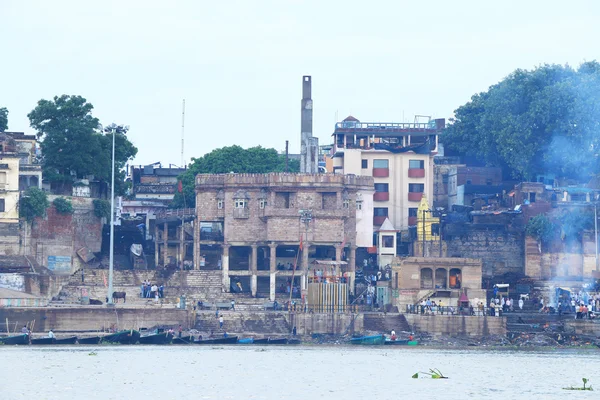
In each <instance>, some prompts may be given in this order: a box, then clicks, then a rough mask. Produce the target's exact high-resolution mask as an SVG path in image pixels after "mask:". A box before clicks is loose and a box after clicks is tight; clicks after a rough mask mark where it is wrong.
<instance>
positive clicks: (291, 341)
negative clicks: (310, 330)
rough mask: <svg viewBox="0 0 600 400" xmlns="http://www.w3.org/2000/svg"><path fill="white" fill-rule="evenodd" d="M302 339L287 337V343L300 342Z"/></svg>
mask: <svg viewBox="0 0 600 400" xmlns="http://www.w3.org/2000/svg"><path fill="white" fill-rule="evenodd" d="M300 343H302V341H301V340H300V339H288V341H287V344H300Z"/></svg>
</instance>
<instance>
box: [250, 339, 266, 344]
mask: <svg viewBox="0 0 600 400" xmlns="http://www.w3.org/2000/svg"><path fill="white" fill-rule="evenodd" d="M254 344H269V338H263V339H254Z"/></svg>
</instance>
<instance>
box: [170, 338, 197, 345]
mask: <svg viewBox="0 0 600 400" xmlns="http://www.w3.org/2000/svg"><path fill="white" fill-rule="evenodd" d="M191 343H194V337H193V336H182V337H178V336H175V337H174V338H173V340H172V341H171V344H191Z"/></svg>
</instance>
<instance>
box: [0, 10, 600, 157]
mask: <svg viewBox="0 0 600 400" xmlns="http://www.w3.org/2000/svg"><path fill="white" fill-rule="evenodd" d="M599 19H600V2H599V1H595V0H580V1H572V2H565V1H564V0H561V1H550V0H545V1H542V0H540V1H534V0H529V1H523V0H521V1H507V0H503V1H495V2H491V1H481V0H479V1H460V0H455V1H447V0H439V1H423V0H422V1H398V0H395V1H394V0H389V1H377V0H371V1H352V0H345V1H333V0H332V1H328V0H315V1H312V0H307V1H300V0H271V1H267V0H265V1H263V0H253V1H250V0H248V1H237V0H229V1H218V0H217V1H214V0H213V1H204V0H196V1H194V0H190V1H184V0H181V1H177V0H170V1H151V0H143V1H141V0H136V1H133V0H130V1H128V0H103V1H81V0H72V1H63V0H53V1H48V0H36V1H28V0H0V57H1V61H0V71H1V75H0V82H1V83H0V107H7V108H8V109H9V112H10V114H9V130H12V131H25V132H27V133H33V130H32V129H31V128H30V127H29V121H28V119H27V113H29V112H30V111H31V110H32V109H33V108H34V107H35V105H36V102H37V101H38V100H39V99H41V98H45V99H50V98H52V97H53V96H55V95H61V94H77V95H82V96H84V97H85V98H86V99H87V100H88V101H89V102H91V103H92V104H93V105H94V107H95V109H94V115H95V116H96V117H98V118H99V119H100V121H101V122H102V123H103V124H109V123H111V122H116V123H123V124H128V125H130V126H131V130H130V133H129V137H130V140H132V141H133V142H134V144H135V145H136V146H137V147H138V149H139V152H138V156H137V157H136V160H135V164H146V163H151V162H155V161H162V162H163V165H164V164H169V163H173V164H177V165H178V164H180V151H181V146H180V144H181V139H180V138H181V108H182V107H181V103H182V99H184V98H185V100H186V118H185V158H186V160H189V159H190V158H191V157H199V156H201V155H203V154H204V153H206V152H209V151H210V150H213V149H215V148H218V147H222V146H228V145H232V144H239V145H241V146H243V147H249V146H255V145H262V146H265V147H274V148H276V149H278V150H283V149H284V147H285V141H286V140H289V141H290V151H291V152H299V148H300V99H301V84H302V75H304V74H306V75H312V79H313V89H312V90H313V100H314V134H315V135H316V136H318V137H319V139H320V143H321V144H325V143H329V142H330V140H331V137H330V135H331V133H332V131H333V127H334V123H335V120H336V114H337V116H338V119H339V120H341V119H343V118H344V117H346V116H347V115H349V114H352V115H354V116H355V117H357V118H358V119H360V120H362V121H380V122H401V121H402V120H403V119H404V120H406V121H412V120H413V118H414V115H415V114H422V115H431V116H433V117H444V118H448V117H451V116H452V115H453V111H454V110H455V109H456V108H457V107H458V106H460V105H462V104H464V103H465V102H466V101H468V100H469V98H470V97H471V95H473V94H474V93H476V92H479V91H483V90H485V89H486V88H487V87H488V86H490V85H492V84H494V83H496V82H498V81H499V80H501V79H502V78H503V77H505V76H506V75H507V74H509V73H510V72H511V71H513V70H514V69H516V68H526V69H529V68H532V67H534V66H536V65H539V64H543V63H561V64H564V63H569V64H571V65H573V66H577V65H578V64H579V63H580V62H582V61H586V60H587V61H590V60H594V59H598V60H600V44H599V42H598V40H599V39H600V24H599V23H598V20H599Z"/></svg>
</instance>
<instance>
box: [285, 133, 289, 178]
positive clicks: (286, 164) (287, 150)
mask: <svg viewBox="0 0 600 400" xmlns="http://www.w3.org/2000/svg"><path fill="white" fill-rule="evenodd" d="M289 145H290V141H289V140H286V141H285V172H290V170H289Z"/></svg>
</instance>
